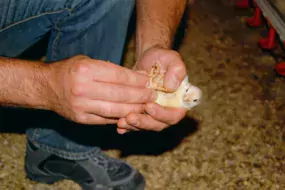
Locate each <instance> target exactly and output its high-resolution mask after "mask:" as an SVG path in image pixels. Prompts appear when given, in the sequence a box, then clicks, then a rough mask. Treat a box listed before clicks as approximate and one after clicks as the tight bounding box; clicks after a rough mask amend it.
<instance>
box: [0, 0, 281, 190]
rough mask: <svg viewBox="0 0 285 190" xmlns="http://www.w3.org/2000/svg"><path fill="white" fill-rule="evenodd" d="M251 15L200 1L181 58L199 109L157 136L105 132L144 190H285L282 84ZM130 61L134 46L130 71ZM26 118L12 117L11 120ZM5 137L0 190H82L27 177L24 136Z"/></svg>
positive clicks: (1, 138)
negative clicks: (198, 95) (249, 23)
mask: <svg viewBox="0 0 285 190" xmlns="http://www.w3.org/2000/svg"><path fill="white" fill-rule="evenodd" d="M248 15H251V13H250V11H249V10H235V9H234V6H233V2H232V1H228V0H216V1H213V0H199V1H196V4H195V5H193V6H192V8H191V9H190V12H189V15H188V19H187V24H188V28H187V30H186V33H185V37H184V39H183V41H182V45H181V46H180V48H179V52H180V53H181V55H182V57H183V59H184V60H185V64H186V65H187V68H188V74H189V76H190V81H191V82H192V83H193V84H195V85H197V86H199V87H200V88H201V89H202V90H203V92H204V98H203V101H202V104H201V105H200V106H198V107H196V108H195V109H193V110H192V111H190V112H189V114H188V118H186V119H185V120H184V121H182V122H181V123H180V124H179V125H177V126H173V127H172V128H170V129H168V130H165V131H164V132H161V133H158V134H157V133H151V132H150V133H139V134H128V135H125V136H119V135H116V134H115V131H114V130H115V129H113V128H112V129H111V130H110V131H109V132H110V134H107V135H109V137H110V138H112V139H113V140H114V139H116V142H115V141H114V143H115V144H116V148H112V146H110V147H111V148H110V150H107V149H106V153H107V154H109V155H112V156H114V157H119V156H122V159H125V160H127V161H128V162H129V163H130V164H132V165H133V166H135V167H136V168H138V169H139V170H140V171H141V172H142V173H143V174H144V176H145V178H146V181H147V190H190V189H191V190H194V189H195V190H208V189H211V190H212V189H225V190H231V189H237V190H248V189H250V190H251V189H252V190H263V189H264V190H267V189H268V190H277V189H280V190H281V189H285V146H284V141H285V128H284V126H285V96H284V94H285V78H284V77H280V76H277V75H276V73H275V72H274V66H275V59H274V56H271V55H270V54H268V53H265V52H262V51H261V50H260V49H259V48H258V46H257V40H258V39H259V37H260V34H263V33H264V30H263V29H262V28H259V29H249V28H247V27H246V26H245V24H244V21H245V16H248ZM274 54H275V57H277V56H278V54H280V52H278V50H277V51H276V52H275V53H274ZM133 57H134V44H133V41H131V42H130V43H129V45H128V52H127V54H126V57H125V63H126V66H127V67H130V66H131V65H132V60H133ZM5 119H6V123H7V120H8V119H9V118H8V117H6V118H3V120H5ZM10 119H11V118H10ZM24 119H26V118H25V117H23V116H21V115H20V114H18V115H16V114H14V116H13V120H12V122H14V121H15V120H18V121H20V122H23V120H24ZM10 121H11V120H10ZM3 123H5V121H4V122H2V123H1V127H2V128H3ZM8 123H10V124H11V122H9V121H8ZM4 127H5V126H4ZM6 128H9V126H7V127H6ZM21 130H22V131H23V129H20V131H21ZM2 131H3V132H2V134H0V147H1V148H0V189H1V190H26V189H27V190H51V189H53V190H72V189H76V190H77V189H80V188H79V186H78V185H76V184H75V183H73V182H71V181H62V182H59V183H56V184H54V185H43V184H37V183H34V182H31V181H29V180H27V179H25V173H24V167H23V166H24V156H25V142H26V139H25V134H24V133H15V131H16V130H14V128H13V127H11V130H10V131H9V130H2ZM106 138H107V137H106ZM105 140H106V139H105ZM107 140H108V139H107ZM110 143H111V142H110ZM118 144H119V145H118Z"/></svg>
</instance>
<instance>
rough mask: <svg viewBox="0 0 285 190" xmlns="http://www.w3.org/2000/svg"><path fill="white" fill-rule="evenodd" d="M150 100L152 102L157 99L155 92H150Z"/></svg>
mask: <svg viewBox="0 0 285 190" xmlns="http://www.w3.org/2000/svg"><path fill="white" fill-rule="evenodd" d="M151 99H152V101H155V100H156V99H157V92H156V91H152V95H151Z"/></svg>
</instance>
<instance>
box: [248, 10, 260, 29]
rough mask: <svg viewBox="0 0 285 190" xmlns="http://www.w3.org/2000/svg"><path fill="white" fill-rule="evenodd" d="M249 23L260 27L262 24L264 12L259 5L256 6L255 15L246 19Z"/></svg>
mask: <svg viewBox="0 0 285 190" xmlns="http://www.w3.org/2000/svg"><path fill="white" fill-rule="evenodd" d="M246 23H247V25H249V26H251V27H259V26H261V25H262V13H261V10H260V8H259V7H256V8H254V15H253V17H250V18H248V19H247V21H246Z"/></svg>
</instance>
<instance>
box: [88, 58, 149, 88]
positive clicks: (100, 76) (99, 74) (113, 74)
mask: <svg viewBox="0 0 285 190" xmlns="http://www.w3.org/2000/svg"><path fill="white" fill-rule="evenodd" d="M90 67H91V68H92V69H91V70H92V75H93V76H92V77H93V80H95V81H99V82H108V83H114V84H120V85H128V86H134V87H145V86H146V84H147V82H148V77H147V76H146V75H144V74H142V73H139V72H136V71H134V70H131V69H128V68H125V67H122V66H119V65H116V64H113V63H109V62H105V61H100V60H92V62H91V64H90Z"/></svg>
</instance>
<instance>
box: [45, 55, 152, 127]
mask: <svg viewBox="0 0 285 190" xmlns="http://www.w3.org/2000/svg"><path fill="white" fill-rule="evenodd" d="M50 68H51V69H50V73H51V74H50V79H49V80H51V82H50V85H51V87H52V89H53V90H52V92H51V96H50V102H51V105H52V107H51V110H52V111H54V112H56V113H58V114H60V115H62V116H64V117H66V118H68V119H70V120H72V121H75V122H77V123H81V124H115V123H117V121H118V119H119V118H124V117H126V116H127V115H128V114H129V113H137V114H138V113H143V112H144V105H145V103H146V102H151V101H153V100H155V99H156V93H155V92H154V91H152V90H150V89H147V88H145V86H146V83H147V81H148V78H147V76H145V75H143V74H140V73H138V72H136V71H133V70H131V69H127V68H124V67H121V66H118V65H115V64H113V63H109V62H105V61H100V60H93V59H90V58H88V57H86V56H75V57H73V58H70V59H67V60H63V61H60V62H56V63H53V64H50Z"/></svg>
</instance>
